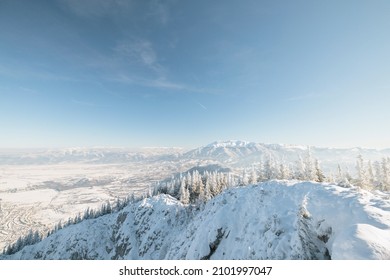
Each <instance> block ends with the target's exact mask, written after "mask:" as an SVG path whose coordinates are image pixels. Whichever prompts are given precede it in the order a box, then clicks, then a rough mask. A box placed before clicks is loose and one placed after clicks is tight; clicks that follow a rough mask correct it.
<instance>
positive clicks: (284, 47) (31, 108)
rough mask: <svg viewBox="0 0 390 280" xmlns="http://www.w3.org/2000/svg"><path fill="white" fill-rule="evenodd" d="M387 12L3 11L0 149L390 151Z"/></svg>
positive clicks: (304, 8)
mask: <svg viewBox="0 0 390 280" xmlns="http://www.w3.org/2000/svg"><path fill="white" fill-rule="evenodd" d="M389 14H390V2H389V1H309V0H308V1H261V0H253V1H252V0H245V1H230V0H223V1H222V0H216V1H206V0H198V1H189V0H188V1H179V0H167V1H157V0H156V1H152V0H150V1H147V0H145V1H143V0H129V1H126V0H47V1H39V0H37V1H27V0H26V1H22V0H21V1H12V0H5V1H1V3H0V38H1V39H0V135H1V136H0V147H3V148H9V147H68V146H121V147H139V146H184V147H195V146H199V145H204V144H207V143H209V142H212V141H214V140H230V139H239V140H247V141H254V142H265V143H285V144H302V145H317V146H332V147H354V146H363V147H376V148H383V147H390V130H389V129H388V127H389V124H388V123H389V120H390V110H389V107H390V106H389V105H390V79H389V77H390V51H389V50H390V36H389V34H390V33H389V30H390V18H389Z"/></svg>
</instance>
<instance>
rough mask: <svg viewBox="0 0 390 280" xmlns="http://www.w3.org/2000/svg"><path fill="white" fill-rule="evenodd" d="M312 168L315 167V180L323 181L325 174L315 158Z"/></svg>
mask: <svg viewBox="0 0 390 280" xmlns="http://www.w3.org/2000/svg"><path fill="white" fill-rule="evenodd" d="M314 168H315V174H316V178H315V181H316V182H320V183H322V182H324V181H325V175H324V173H323V172H322V170H321V168H320V164H319V162H318V160H317V159H315V160H314Z"/></svg>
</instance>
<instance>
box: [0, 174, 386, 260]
mask: <svg viewBox="0 0 390 280" xmlns="http://www.w3.org/2000/svg"><path fill="white" fill-rule="evenodd" d="M190 208H191V207H189V206H186V205H183V204H182V203H181V202H179V201H178V200H176V199H175V198H172V197H170V196H169V195H158V196H155V197H151V198H147V199H144V200H142V201H140V202H138V203H134V204H130V205H128V206H127V207H125V208H124V209H122V210H121V211H119V212H116V213H113V214H108V215H105V216H101V217H99V218H96V219H91V220H84V221H83V222H81V223H79V224H76V225H72V226H69V227H66V228H64V229H62V230H59V231H58V232H56V233H55V234H53V235H51V236H49V237H48V238H46V239H44V240H43V241H41V242H40V243H37V244H35V245H31V246H27V247H25V248H24V249H22V250H21V251H19V252H17V253H16V254H14V255H11V256H2V257H3V258H6V259H390V200H389V196H388V194H385V193H381V192H376V193H370V192H367V191H362V190H359V189H354V188H342V187H338V186H333V185H328V184H316V183H310V182H297V181H269V182H266V183H262V184H259V185H254V186H246V187H237V188H231V189H227V190H226V191H225V192H223V193H221V194H220V195H218V196H216V197H214V198H213V199H211V200H209V201H208V202H207V203H206V204H205V205H203V206H201V207H199V208H198V209H197V208H191V209H190ZM226 217H229V219H227V218H226ZM0 258H1V257H0Z"/></svg>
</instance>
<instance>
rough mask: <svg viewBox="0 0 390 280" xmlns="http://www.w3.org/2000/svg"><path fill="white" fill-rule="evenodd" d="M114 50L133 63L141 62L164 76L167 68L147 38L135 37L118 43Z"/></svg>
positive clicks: (160, 75)
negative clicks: (159, 60)
mask: <svg viewBox="0 0 390 280" xmlns="http://www.w3.org/2000/svg"><path fill="white" fill-rule="evenodd" d="M114 51H115V52H116V53H117V54H118V55H120V56H122V57H124V58H127V59H128V60H130V61H131V62H133V63H140V64H141V65H143V66H145V67H147V68H148V69H149V70H152V71H154V72H155V73H156V74H157V75H158V76H159V77H164V76H165V74H166V69H165V68H164V67H163V66H162V65H161V64H160V63H159V62H158V57H157V52H156V51H155V49H154V47H153V44H152V43H151V42H150V41H148V40H146V39H133V40H128V41H123V42H120V43H119V44H117V46H116V47H115V48H114Z"/></svg>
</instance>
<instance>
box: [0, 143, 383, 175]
mask: <svg viewBox="0 0 390 280" xmlns="http://www.w3.org/2000/svg"><path fill="white" fill-rule="evenodd" d="M307 150H308V146H297V145H282V144H262V143H254V142H245V141H219V142H213V143H211V144H208V145H206V146H202V147H199V148H196V149H192V150H185V149H182V148H142V149H138V150H134V149H132V150H131V149H119V148H70V149H58V150H19V151H16V150H3V151H0V164H56V163H93V164H105V163H107V164H108V163H110V164H111V163H112V164H115V163H121V164H122V163H126V162H142V161H173V162H175V161H177V162H181V161H211V162H213V163H217V164H222V165H224V166H226V167H246V166H250V165H252V164H256V163H257V162H259V161H264V160H265V159H267V158H268V157H270V156H271V157H272V158H274V159H276V160H278V161H284V162H287V163H288V162H294V161H296V160H298V159H299V157H304V156H305V154H306V153H307ZM310 150H311V153H312V155H313V156H314V157H315V158H317V159H318V160H319V161H320V163H321V165H322V166H323V168H324V169H325V171H326V170H334V169H335V167H337V164H340V165H341V166H343V167H347V168H353V166H354V165H355V163H356V158H357V156H358V155H362V156H363V158H364V159H365V160H372V161H375V160H380V159H381V158H382V157H390V149H382V150H377V149H365V148H350V149H346V148H344V149H338V148H321V147H310Z"/></svg>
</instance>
